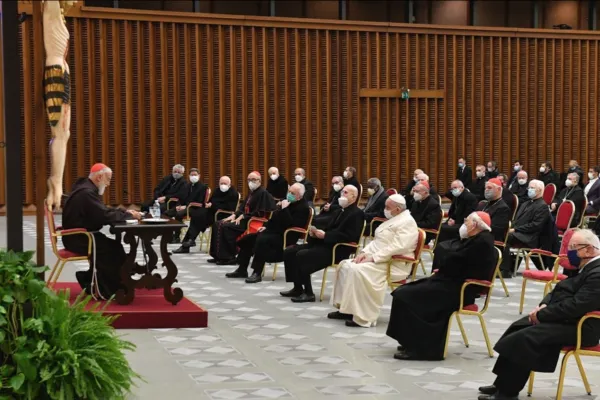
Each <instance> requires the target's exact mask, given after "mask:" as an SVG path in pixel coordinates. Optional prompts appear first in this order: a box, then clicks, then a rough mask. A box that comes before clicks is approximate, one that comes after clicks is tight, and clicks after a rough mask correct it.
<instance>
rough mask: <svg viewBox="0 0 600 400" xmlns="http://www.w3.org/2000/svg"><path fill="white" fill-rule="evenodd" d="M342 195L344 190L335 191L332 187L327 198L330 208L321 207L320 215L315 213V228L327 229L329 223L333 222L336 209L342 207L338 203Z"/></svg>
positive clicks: (313, 222) (313, 221)
mask: <svg viewBox="0 0 600 400" xmlns="http://www.w3.org/2000/svg"><path fill="white" fill-rule="evenodd" d="M341 195H342V190H341V189H340V190H339V191H337V192H336V191H335V189H334V188H333V187H332V188H331V191H330V192H329V198H328V199H327V204H329V209H328V210H325V208H323V207H321V210H320V211H319V215H315V216H314V217H313V220H312V224H313V226H314V227H315V228H318V229H325V228H326V227H327V225H329V223H330V222H331V218H332V217H334V216H335V212H334V211H335V210H338V209H339V208H340V205H339V203H338V199H339V198H340V196H341Z"/></svg>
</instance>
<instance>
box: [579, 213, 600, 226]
mask: <svg viewBox="0 0 600 400" xmlns="http://www.w3.org/2000/svg"><path fill="white" fill-rule="evenodd" d="M584 214H585V215H584V216H583V228H586V227H590V226H592V225H593V224H594V223H595V222H596V220H597V219H598V216H600V213H590V214H586V213H585V211H584Z"/></svg>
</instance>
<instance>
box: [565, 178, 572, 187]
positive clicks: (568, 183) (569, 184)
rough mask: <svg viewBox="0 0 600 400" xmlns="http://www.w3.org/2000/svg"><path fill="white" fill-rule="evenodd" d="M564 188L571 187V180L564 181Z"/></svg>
mask: <svg viewBox="0 0 600 400" xmlns="http://www.w3.org/2000/svg"><path fill="white" fill-rule="evenodd" d="M565 186H566V187H571V186H573V181H572V180H570V179H567V180H566V181H565Z"/></svg>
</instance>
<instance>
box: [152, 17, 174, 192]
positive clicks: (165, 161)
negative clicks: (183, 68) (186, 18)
mask: <svg viewBox="0 0 600 400" xmlns="http://www.w3.org/2000/svg"><path fill="white" fill-rule="evenodd" d="M167 41H168V36H167V23H165V22H161V23H160V72H161V74H160V75H161V76H160V84H161V85H160V93H161V100H160V103H161V104H160V110H161V111H160V116H161V117H162V125H161V126H160V135H161V138H162V140H161V150H162V152H161V153H160V155H161V156H162V157H161V158H162V165H161V166H160V171H159V172H158V174H159V175H154V177H153V178H154V180H155V181H156V182H158V181H159V180H160V177H162V176H164V175H165V174H167V173H168V172H170V169H169V167H170V166H169V157H168V156H169V155H170V154H171V146H169V144H170V143H169V111H170V110H171V109H172V108H171V107H169V104H170V103H171V102H170V99H169V68H170V66H169V60H168V54H167V53H168V51H169V49H168V47H167ZM155 149H156V148H155Z"/></svg>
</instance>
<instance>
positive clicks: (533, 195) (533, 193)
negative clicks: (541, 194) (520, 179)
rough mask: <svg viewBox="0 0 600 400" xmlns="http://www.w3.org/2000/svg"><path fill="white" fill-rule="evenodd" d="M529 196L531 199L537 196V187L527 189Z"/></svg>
mask: <svg viewBox="0 0 600 400" xmlns="http://www.w3.org/2000/svg"><path fill="white" fill-rule="evenodd" d="M527 196H529V198H530V199H533V198H534V197H535V189H531V188H529V189H527Z"/></svg>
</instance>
